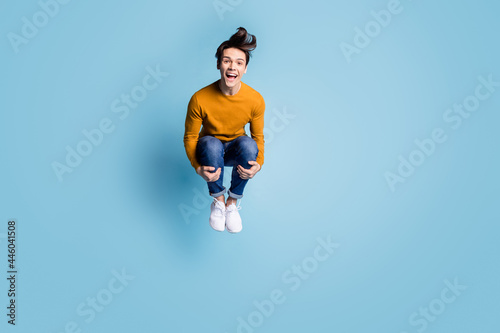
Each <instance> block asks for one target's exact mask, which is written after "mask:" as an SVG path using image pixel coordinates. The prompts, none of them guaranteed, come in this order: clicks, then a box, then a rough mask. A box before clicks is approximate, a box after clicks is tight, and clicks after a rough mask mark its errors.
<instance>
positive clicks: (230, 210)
mask: <svg viewBox="0 0 500 333" xmlns="http://www.w3.org/2000/svg"><path fill="white" fill-rule="evenodd" d="M232 206H234V207H235V208H232ZM229 207H231V209H226V214H227V213H234V212H237V211H239V210H240V209H241V206H240V203H238V206H236V205H235V204H231V205H229V206H228V207H227V208H229Z"/></svg>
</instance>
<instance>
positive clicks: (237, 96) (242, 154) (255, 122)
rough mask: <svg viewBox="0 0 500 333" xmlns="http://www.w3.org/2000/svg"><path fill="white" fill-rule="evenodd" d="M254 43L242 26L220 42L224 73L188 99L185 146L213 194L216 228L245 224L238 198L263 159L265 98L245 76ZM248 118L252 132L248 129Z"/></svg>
mask: <svg viewBox="0 0 500 333" xmlns="http://www.w3.org/2000/svg"><path fill="white" fill-rule="evenodd" d="M256 47H257V39H256V38H255V36H254V35H251V34H249V33H247V31H246V30H245V29H244V28H238V31H237V32H236V33H235V34H234V35H232V36H231V38H230V39H229V40H227V41H225V42H223V43H222V44H221V45H220V46H219V47H218V48H217V52H216V54H215V57H216V58H217V69H218V70H219V71H220V75H221V78H220V79H219V80H217V81H215V82H214V83H212V84H210V85H208V86H206V87H205V88H203V89H201V90H199V91H197V92H196V93H195V94H194V95H193V97H191V100H190V101H189V105H188V110H187V115H186V124H185V132H184V147H185V149H186V154H187V156H188V158H189V161H190V162H191V165H192V166H193V168H194V169H195V170H196V173H197V174H198V175H200V176H201V177H202V178H203V179H204V180H205V181H206V182H207V184H208V191H209V194H210V196H212V197H214V201H213V202H212V204H211V205H210V218H209V223H210V226H211V227H212V228H213V229H215V230H217V231H224V229H227V231H229V232H232V233H236V232H240V231H241V230H242V223H241V217H240V214H239V213H238V210H239V209H240V206H239V205H238V207H237V206H236V203H237V200H238V199H241V198H242V197H243V190H244V188H245V185H246V184H247V182H248V180H249V179H251V178H253V177H254V176H255V174H256V173H257V172H259V171H260V169H261V167H262V164H263V163H264V111H265V103H264V99H263V98H262V96H261V95H260V94H259V93H258V92H257V91H256V90H254V89H253V88H251V87H250V86H248V85H247V84H245V83H243V82H241V78H242V77H243V74H245V73H246V72H247V66H248V62H249V60H250V53H251V51H253V50H254V49H255V48H256ZM248 123H250V134H251V137H249V136H247V134H246V133H245V125H246V124H248ZM200 127H201V131H200ZM224 166H232V167H233V170H232V174H231V186H230V188H229V191H228V198H227V202H226V201H225V196H224V194H225V193H226V188H225V187H224V186H223V185H222V181H223V177H224Z"/></svg>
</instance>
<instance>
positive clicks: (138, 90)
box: [51, 65, 170, 182]
mask: <svg viewBox="0 0 500 333" xmlns="http://www.w3.org/2000/svg"><path fill="white" fill-rule="evenodd" d="M146 72H147V74H145V75H144V77H143V78H142V81H141V83H140V84H137V85H135V86H134V87H132V89H130V92H129V93H122V94H121V95H120V97H119V98H115V99H114V100H113V101H112V102H111V106H110V109H111V112H113V113H116V114H117V117H118V118H119V120H120V121H124V120H125V119H127V118H128V117H129V115H130V112H131V110H134V109H136V108H137V107H138V106H139V105H140V103H141V102H142V101H144V100H145V99H146V98H147V97H148V93H149V92H151V91H153V90H155V89H157V88H158V87H159V86H160V84H161V83H162V82H163V80H164V78H165V77H167V76H168V75H170V74H169V73H167V72H163V71H162V70H161V69H160V65H156V68H155V69H153V68H152V67H151V66H147V67H146ZM115 123H116V124H118V122H113V120H112V119H111V118H108V117H103V118H102V119H101V120H100V121H99V122H98V126H97V128H93V129H90V130H88V129H86V128H84V129H83V130H82V131H81V134H82V135H83V137H84V139H82V140H80V141H79V142H78V143H77V144H76V145H75V146H74V148H73V147H72V146H70V145H67V146H66V158H65V159H64V162H65V163H64V162H63V163H61V162H58V161H53V162H52V163H51V166H52V169H53V170H54V173H55V175H56V177H57V179H58V180H59V181H60V182H62V181H63V176H64V175H65V174H66V173H72V172H73V170H74V169H75V168H77V167H78V166H79V165H80V164H82V162H83V161H84V159H85V158H87V157H88V156H90V155H91V154H92V152H93V151H94V149H95V148H96V147H98V146H100V145H101V144H102V143H103V141H104V139H105V138H106V135H109V134H111V133H113V132H114V131H115V129H116V125H115Z"/></svg>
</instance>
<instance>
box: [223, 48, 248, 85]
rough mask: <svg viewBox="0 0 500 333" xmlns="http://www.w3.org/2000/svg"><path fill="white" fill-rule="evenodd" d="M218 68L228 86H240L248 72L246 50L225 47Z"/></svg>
mask: <svg viewBox="0 0 500 333" xmlns="http://www.w3.org/2000/svg"><path fill="white" fill-rule="evenodd" d="M217 69H218V70H220V75H221V81H223V83H225V85H226V87H228V88H234V87H238V86H239V84H240V82H241V77H242V76H243V74H245V73H246V72H247V65H246V56H245V52H243V51H241V50H240V49H237V48H233V47H232V48H229V49H225V50H224V51H223V52H222V59H221V62H220V64H218V65H217Z"/></svg>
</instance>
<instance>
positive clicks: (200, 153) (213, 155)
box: [196, 136, 226, 231]
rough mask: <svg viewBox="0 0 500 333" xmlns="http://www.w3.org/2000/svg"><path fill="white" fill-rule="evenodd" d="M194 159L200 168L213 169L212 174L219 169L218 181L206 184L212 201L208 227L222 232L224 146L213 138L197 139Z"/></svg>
mask: <svg viewBox="0 0 500 333" xmlns="http://www.w3.org/2000/svg"><path fill="white" fill-rule="evenodd" d="M196 158H197V160H198V163H200V164H201V165H202V166H211V167H214V168H215V170H214V172H216V171H217V169H218V168H221V173H220V176H219V179H218V180H216V181H215V182H207V184H208V192H209V193H210V195H211V196H212V197H214V198H215V199H214V201H213V202H212V204H211V205H210V218H209V219H208V221H209V223H210V226H211V227H212V228H213V229H214V230H217V231H224V229H225V225H226V207H225V205H224V193H225V192H226V189H225V188H224V186H223V185H222V180H223V178H224V145H223V144H222V142H221V141H220V140H219V139H217V138H214V137H213V136H204V137H202V138H200V139H199V141H198V144H197V146H196Z"/></svg>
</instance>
